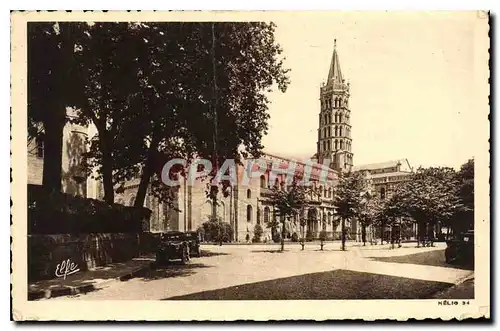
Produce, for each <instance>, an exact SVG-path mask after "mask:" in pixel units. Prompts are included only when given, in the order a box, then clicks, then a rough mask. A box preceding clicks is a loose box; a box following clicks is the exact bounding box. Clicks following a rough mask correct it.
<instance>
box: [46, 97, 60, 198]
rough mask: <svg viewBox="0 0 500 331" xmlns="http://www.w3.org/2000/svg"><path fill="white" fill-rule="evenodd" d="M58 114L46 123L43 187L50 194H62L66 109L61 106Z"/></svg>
mask: <svg viewBox="0 0 500 331" xmlns="http://www.w3.org/2000/svg"><path fill="white" fill-rule="evenodd" d="M55 111H56V112H57V113H58V114H57V115H55V116H50V117H49V118H48V119H47V120H46V121H45V123H44V129H45V136H44V141H43V143H44V146H43V147H44V151H43V180H42V184H43V186H44V187H45V188H46V189H47V190H48V191H49V192H61V187H62V184H61V175H62V147H63V130H64V125H65V118H66V108H65V107H64V106H63V105H59V107H58V109H56V110H55Z"/></svg>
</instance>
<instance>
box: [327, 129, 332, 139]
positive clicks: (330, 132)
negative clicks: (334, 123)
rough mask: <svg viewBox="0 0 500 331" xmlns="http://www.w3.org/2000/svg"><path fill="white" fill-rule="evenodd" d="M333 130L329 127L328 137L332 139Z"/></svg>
mask: <svg viewBox="0 0 500 331" xmlns="http://www.w3.org/2000/svg"><path fill="white" fill-rule="evenodd" d="M331 129H332V128H331V127H330V126H329V127H328V137H331V136H332V131H331Z"/></svg>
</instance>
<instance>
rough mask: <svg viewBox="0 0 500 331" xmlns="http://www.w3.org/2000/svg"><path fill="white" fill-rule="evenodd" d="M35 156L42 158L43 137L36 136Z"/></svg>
mask: <svg viewBox="0 0 500 331" xmlns="http://www.w3.org/2000/svg"><path fill="white" fill-rule="evenodd" d="M36 157H39V158H43V139H42V138H36Z"/></svg>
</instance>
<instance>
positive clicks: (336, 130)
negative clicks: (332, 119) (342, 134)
mask: <svg viewBox="0 0 500 331" xmlns="http://www.w3.org/2000/svg"><path fill="white" fill-rule="evenodd" d="M338 135H339V128H338V127H337V126H336V125H335V137H337V136H338Z"/></svg>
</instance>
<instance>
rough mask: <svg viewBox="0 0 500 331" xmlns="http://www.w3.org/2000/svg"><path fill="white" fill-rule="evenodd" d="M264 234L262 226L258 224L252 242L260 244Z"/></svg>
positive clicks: (254, 229)
mask: <svg viewBox="0 0 500 331" xmlns="http://www.w3.org/2000/svg"><path fill="white" fill-rule="evenodd" d="M263 233H264V230H263V229H262V226H261V225H260V224H256V225H255V227H254V228H253V238H252V242H254V243H260V240H261V237H262V234H263Z"/></svg>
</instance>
